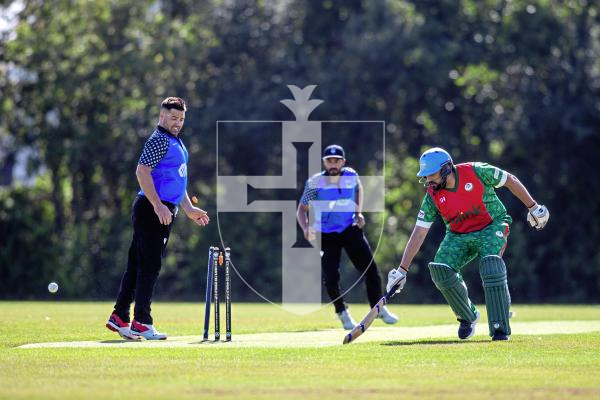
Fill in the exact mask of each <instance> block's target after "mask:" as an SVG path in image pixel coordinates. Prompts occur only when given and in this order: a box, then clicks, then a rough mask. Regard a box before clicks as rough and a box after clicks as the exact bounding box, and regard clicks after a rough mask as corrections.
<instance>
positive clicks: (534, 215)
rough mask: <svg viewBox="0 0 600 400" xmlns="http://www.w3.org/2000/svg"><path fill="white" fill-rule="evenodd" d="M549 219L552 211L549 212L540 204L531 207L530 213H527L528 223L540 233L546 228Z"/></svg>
mask: <svg viewBox="0 0 600 400" xmlns="http://www.w3.org/2000/svg"><path fill="white" fill-rule="evenodd" d="M549 219H550V211H548V209H547V208H546V206H540V205H539V204H536V205H535V206H533V207H531V208H530V209H529V213H527V222H529V225H531V227H532V228H535V229H537V230H538V231H539V230H540V229H543V228H544V227H545V226H546V224H547V223H548V220H549Z"/></svg>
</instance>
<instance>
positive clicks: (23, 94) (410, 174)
mask: <svg viewBox="0 0 600 400" xmlns="http://www.w3.org/2000/svg"><path fill="white" fill-rule="evenodd" d="M10 3H11V2H10V1H9V2H3V4H6V6H8V4H10ZM16 3H20V4H22V5H23V6H24V8H23V10H22V11H20V13H19V14H18V24H17V25H16V26H15V28H14V30H11V29H8V30H3V31H0V41H1V45H0V92H1V93H2V98H1V99H0V174H1V177H0V182H1V183H2V184H4V185H5V186H4V187H2V188H0V234H1V236H0V238H1V239H0V241H1V247H0V282H2V283H3V289H4V290H3V292H2V294H1V295H0V297H2V298H40V297H44V296H46V291H45V286H46V285H47V283H48V282H49V281H50V280H57V281H60V283H61V292H60V293H61V294H63V295H65V296H66V297H70V298H76V297H77V298H110V297H112V296H113V295H114V293H115V292H116V289H117V286H118V283H119V282H118V281H119V277H120V274H121V273H122V270H123V268H124V266H125V262H126V255H127V248H128V246H129V240H130V236H131V227H130V223H129V218H130V205H131V202H132V200H133V198H134V196H135V193H136V191H137V182H136V180H135V174H134V171H135V167H136V163H137V158H138V157H139V154H140V151H141V146H142V145H143V143H144V140H145V138H146V137H147V136H148V135H149V133H150V131H151V130H152V128H153V126H154V124H155V123H156V121H157V118H158V105H159V104H160V101H161V100H162V99H163V98H164V97H166V96H167V95H177V96H181V97H183V98H185V99H186V101H187V102H188V108H189V111H188V113H187V120H186V127H185V129H184V134H183V135H184V136H183V138H184V140H185V143H186V145H187V147H188V149H189V150H190V155H191V162H190V165H189V169H188V170H189V176H190V187H189V192H190V193H191V194H196V195H197V196H198V197H199V199H200V206H201V207H203V208H205V209H206V210H208V211H209V213H210V215H211V218H212V223H211V225H210V226H209V227H207V228H203V229H199V228H197V227H195V226H194V225H193V224H192V223H191V222H189V221H187V218H186V217H185V215H183V213H182V214H180V217H179V218H178V220H177V224H176V226H175V229H174V234H173V238H172V240H171V243H170V251H169V256H168V257H167V259H166V260H165V264H164V269H163V275H162V278H161V280H160V281H159V288H158V290H157V296H158V297H159V298H161V297H162V298H178V299H190V300H199V299H200V298H201V297H202V291H203V287H204V280H205V264H206V252H207V247H208V245H209V244H216V243H217V242H218V241H219V240H220V236H219V230H218V226H217V212H216V204H215V197H216V196H215V193H214V191H215V183H216V166H217V141H216V133H215V131H216V121H223V120H244V121H248V120H288V121H289V120H294V116H293V115H292V113H291V112H290V111H289V109H287V107H285V106H284V105H283V104H281V103H279V101H280V100H283V99H291V98H292V95H291V93H290V91H289V90H288V89H287V87H286V85H288V84H290V85H297V86H299V87H305V86H308V85H311V84H315V85H317V88H316V89H315V91H314V92H313V95H312V98H317V99H321V100H324V101H325V102H324V103H323V104H321V105H320V106H319V107H317V108H316V109H315V111H314V112H313V113H312V114H311V117H310V119H312V120H315V121H317V120H323V121H327V120H380V121H381V120H384V121H386V127H387V134H386V154H385V156H386V162H385V167H386V172H385V173H386V180H387V188H388V190H387V194H386V196H387V197H386V210H387V211H386V215H385V220H384V222H383V233H384V234H383V236H382V239H381V242H380V243H379V247H378V253H377V261H378V263H379V265H380V266H381V267H383V268H382V269H383V270H384V272H387V270H388V269H389V268H391V267H392V266H396V265H397V264H398V262H399V260H400V257H401V251H402V249H403V247H404V245H405V243H406V241H407V238H408V235H409V234H410V232H411V229H412V226H413V223H414V219H415V216H416V214H417V212H418V207H419V204H420V201H421V198H422V195H423V190H422V187H421V186H420V185H419V184H418V183H417V181H416V178H415V173H416V170H417V161H416V158H417V157H418V156H419V154H420V152H421V151H422V150H423V149H424V148H425V147H427V146H432V145H440V146H443V147H446V148H447V149H448V150H449V151H450V152H451V153H452V155H453V157H454V158H455V160H456V161H459V162H460V161H471V160H476V161H487V162H489V163H492V164H495V165H498V166H499V167H502V168H505V169H507V170H508V171H510V172H512V173H514V174H515V175H517V176H518V177H519V178H520V179H521V180H522V181H523V182H524V183H525V184H526V186H527V187H528V188H529V190H530V191H531V192H532V194H533V195H534V197H535V198H536V199H538V200H539V201H540V202H542V203H544V204H545V205H547V206H548V208H549V209H550V212H551V213H552V218H551V220H550V223H549V224H548V226H547V228H546V229H545V230H543V231H541V232H536V231H534V230H531V229H530V228H529V227H528V226H526V222H525V212H526V210H525V208H524V207H523V205H522V204H520V202H519V201H518V200H516V199H515V198H514V197H512V196H511V195H510V193H507V190H506V189H500V196H501V198H502V199H503V200H504V201H505V203H506V205H507V208H508V209H509V213H510V214H511V215H513V217H514V220H515V222H514V224H513V226H512V228H511V236H510V239H509V247H508V250H507V252H506V255H505V260H506V264H507V267H508V280H509V286H510V288H511V291H512V293H513V300H514V302H515V303H518V302H529V301H564V302H584V301H597V293H598V292H599V291H600V257H599V256H598V254H597V252H596V247H597V243H598V242H600V225H599V224H597V223H595V222H594V221H595V219H596V215H598V214H599V213H600V207H599V206H598V201H597V199H598V198H600V182H599V181H600V179H599V178H598V176H599V175H598V173H596V170H595V168H594V166H593V164H592V163H593V160H595V159H597V152H598V149H600V134H599V133H598V127H599V126H600V118H599V117H598V116H599V115H600V103H599V100H598V99H599V98H600V96H599V89H598V88H600V84H599V82H600V68H599V67H600V64H599V61H598V60H600V57H599V56H600V54H599V52H600V50H599V49H600V39H599V37H598V32H597V26H598V23H599V22H600V21H599V19H600V16H599V15H600V9H599V8H598V7H597V5H596V3H595V2H591V1H587V2H585V1H579V2H575V1H573V2H556V1H524V0H514V1H511V2H505V1H474V0H462V1H452V0H435V1H434V0H427V1H423V0H421V1H407V0H388V1H335V0H326V1H313V0H311V1H291V2H255V1H238V2H215V3H214V4H212V3H210V2H196V1H191V0H178V1H176V2H175V1H170V2H139V1H138V2H136V1H130V0H126V1H108V0H102V1H95V2H89V1H83V0H77V1H66V0H65V1H53V2H40V1H28V0H25V1H22V2H16ZM17 9H19V7H17ZM343 129H345V130H343V131H342V130H340V140H346V139H344V138H352V137H360V134H361V133H363V132H361V131H360V129H359V128H358V127H349V128H343ZM266 132H267V130H262V129H261V128H260V127H258V128H257V127H255V130H254V131H253V130H252V129H249V130H248V131H243V132H241V133H240V134H241V135H242V137H243V141H244V147H243V149H244V150H243V151H238V150H236V149H238V144H239V143H238V142H237V141H229V142H228V141H223V137H221V139H220V141H219V171H220V172H221V173H224V172H225V171H236V173H237V172H239V171H247V172H248V173H250V172H253V171H258V172H259V173H260V174H274V175H276V174H278V173H280V171H281V161H280V149H277V143H275V144H274V145H273V143H271V142H268V143H265V139H264V137H265V134H266ZM269 132H270V130H269ZM324 134H327V135H330V133H327V132H326V131H325V130H324ZM334 136H335V133H334ZM329 137H331V136H328V138H329ZM344 144H345V147H346V150H347V152H348V156H349V159H350V160H351V163H352V164H353V165H355V166H357V167H359V172H360V173H361V174H363V175H368V174H369V173H378V171H379V172H380V170H381V165H382V161H383V158H382V154H381V153H382V152H381V143H380V141H378V140H361V141H359V142H357V141H352V140H348V143H344ZM272 145H273V146H272ZM29 150H32V152H31V153H30V154H31V157H30V159H29V162H28V167H29V170H30V172H31V174H32V175H33V176H37V179H36V180H37V182H36V183H35V184H27V185H22V184H21V183H19V182H11V177H10V170H11V169H12V166H13V164H14V163H15V162H16V160H17V158H18V157H17V155H19V154H22V153H23V151H29ZM40 167H43V168H42V169H39V168H40ZM35 171H37V174H39V175H36V172H35ZM299 190H300V189H299ZM299 194H300V193H298V196H299ZM367 218H368V220H369V225H368V228H367V229H368V235H369V237H370V239H371V243H372V245H373V247H376V246H377V243H378V237H379V235H380V233H381V225H380V223H381V218H380V217H378V216H376V215H369V216H367ZM219 219H220V221H219V222H221V224H222V225H223V226H221V228H223V227H226V228H224V231H226V232H227V233H226V235H225V234H224V236H226V237H223V239H224V240H225V242H227V244H230V245H231V246H232V247H233V248H234V249H233V251H234V263H235V265H236V268H238V269H239V270H240V272H241V273H242V275H243V276H244V278H245V279H247V280H248V281H249V283H251V285H252V287H254V288H255V289H256V290H258V291H260V292H261V293H263V294H266V295H267V297H269V298H270V299H273V300H277V299H278V296H279V295H278V293H279V292H280V289H279V288H280V285H281V283H280V282H281V279H280V277H281V271H280V269H278V268H277V265H278V262H279V261H278V260H280V257H281V256H280V253H279V252H280V237H279V236H280V233H279V231H280V217H279V216H278V215H262V216H261V215H258V214H257V215H253V216H248V215H245V216H241V215H240V216H236V215H233V214H231V215H221V216H220V217H219ZM440 225H441V223H437V224H436V225H434V228H433V229H432V230H431V232H430V233H429V237H428V240H427V241H426V243H425V245H424V247H423V249H422V251H421V253H420V254H419V255H418V256H417V258H416V260H415V265H414V266H413V270H412V271H411V275H410V276H409V284H408V285H407V287H406V288H405V290H404V292H403V301H408V302H430V301H441V300H442V299H441V295H440V294H439V293H438V292H437V290H436V289H435V287H434V285H433V283H432V282H431V280H430V278H429V274H428V271H427V268H426V265H427V262H429V261H431V259H432V258H433V255H434V252H435V250H436V248H437V245H438V243H439V242H440V240H441V237H442V235H443V231H442V228H441V226H440ZM346 261H347V260H346ZM346 264H347V262H346ZM343 275H344V286H345V287H350V286H351V285H352V283H353V281H354V280H355V279H356V275H355V274H354V269H353V268H344V272H343ZM465 279H466V281H467V283H468V284H469V285H470V287H469V290H470V293H471V295H472V296H473V299H474V300H475V301H476V302H482V301H483V292H482V290H481V284H480V282H479V277H478V275H477V273H476V268H474V266H470V267H468V268H467V270H466V277H465ZM233 289H234V299H236V300H237V299H247V300H255V299H257V296H256V295H255V294H254V292H252V291H251V290H250V289H248V287H247V286H246V285H244V283H243V282H242V281H241V280H240V279H234V288H233ZM349 297H350V300H355V301H358V300H360V301H363V299H364V293H363V288H361V287H358V286H357V290H353V291H352V293H351V294H350V296H349Z"/></svg>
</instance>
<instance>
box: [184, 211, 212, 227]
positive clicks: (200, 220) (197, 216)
mask: <svg viewBox="0 0 600 400" xmlns="http://www.w3.org/2000/svg"><path fill="white" fill-rule="evenodd" d="M186 215H187V216H188V218H189V219H191V220H192V221H194V222H195V223H196V224H198V225H200V226H206V225H208V223H209V222H210V218H208V214H207V213H206V211H204V210H203V209H201V208H198V207H194V206H192V208H190V209H189V210H188V211H187V212H186Z"/></svg>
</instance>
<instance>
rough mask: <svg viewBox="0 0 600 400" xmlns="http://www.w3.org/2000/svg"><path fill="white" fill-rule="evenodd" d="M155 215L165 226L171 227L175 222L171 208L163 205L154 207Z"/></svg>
mask: <svg viewBox="0 0 600 400" xmlns="http://www.w3.org/2000/svg"><path fill="white" fill-rule="evenodd" d="M154 213H155V214H156V216H157V217H158V220H159V221H160V223H161V224H163V225H169V224H170V223H171V222H172V221H173V213H171V210H169V207H167V206H165V205H164V204H163V203H160V204H159V205H157V206H154Z"/></svg>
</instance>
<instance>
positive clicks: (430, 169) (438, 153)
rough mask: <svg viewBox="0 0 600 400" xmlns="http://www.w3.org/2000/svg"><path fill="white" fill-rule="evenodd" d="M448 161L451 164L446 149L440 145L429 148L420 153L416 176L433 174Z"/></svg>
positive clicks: (450, 158)
mask: <svg viewBox="0 0 600 400" xmlns="http://www.w3.org/2000/svg"><path fill="white" fill-rule="evenodd" d="M448 162H449V163H450V164H452V157H450V154H449V153H448V152H447V151H446V150H444V149H442V148H441V147H434V148H431V149H429V150H427V151H426V152H425V153H423V154H422V155H421V158H420V159H419V173H418V174H417V176H421V177H422V176H427V175H431V174H435V173H436V172H438V171H439V170H441V169H442V167H443V166H444V165H445V164H447V163H448Z"/></svg>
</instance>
